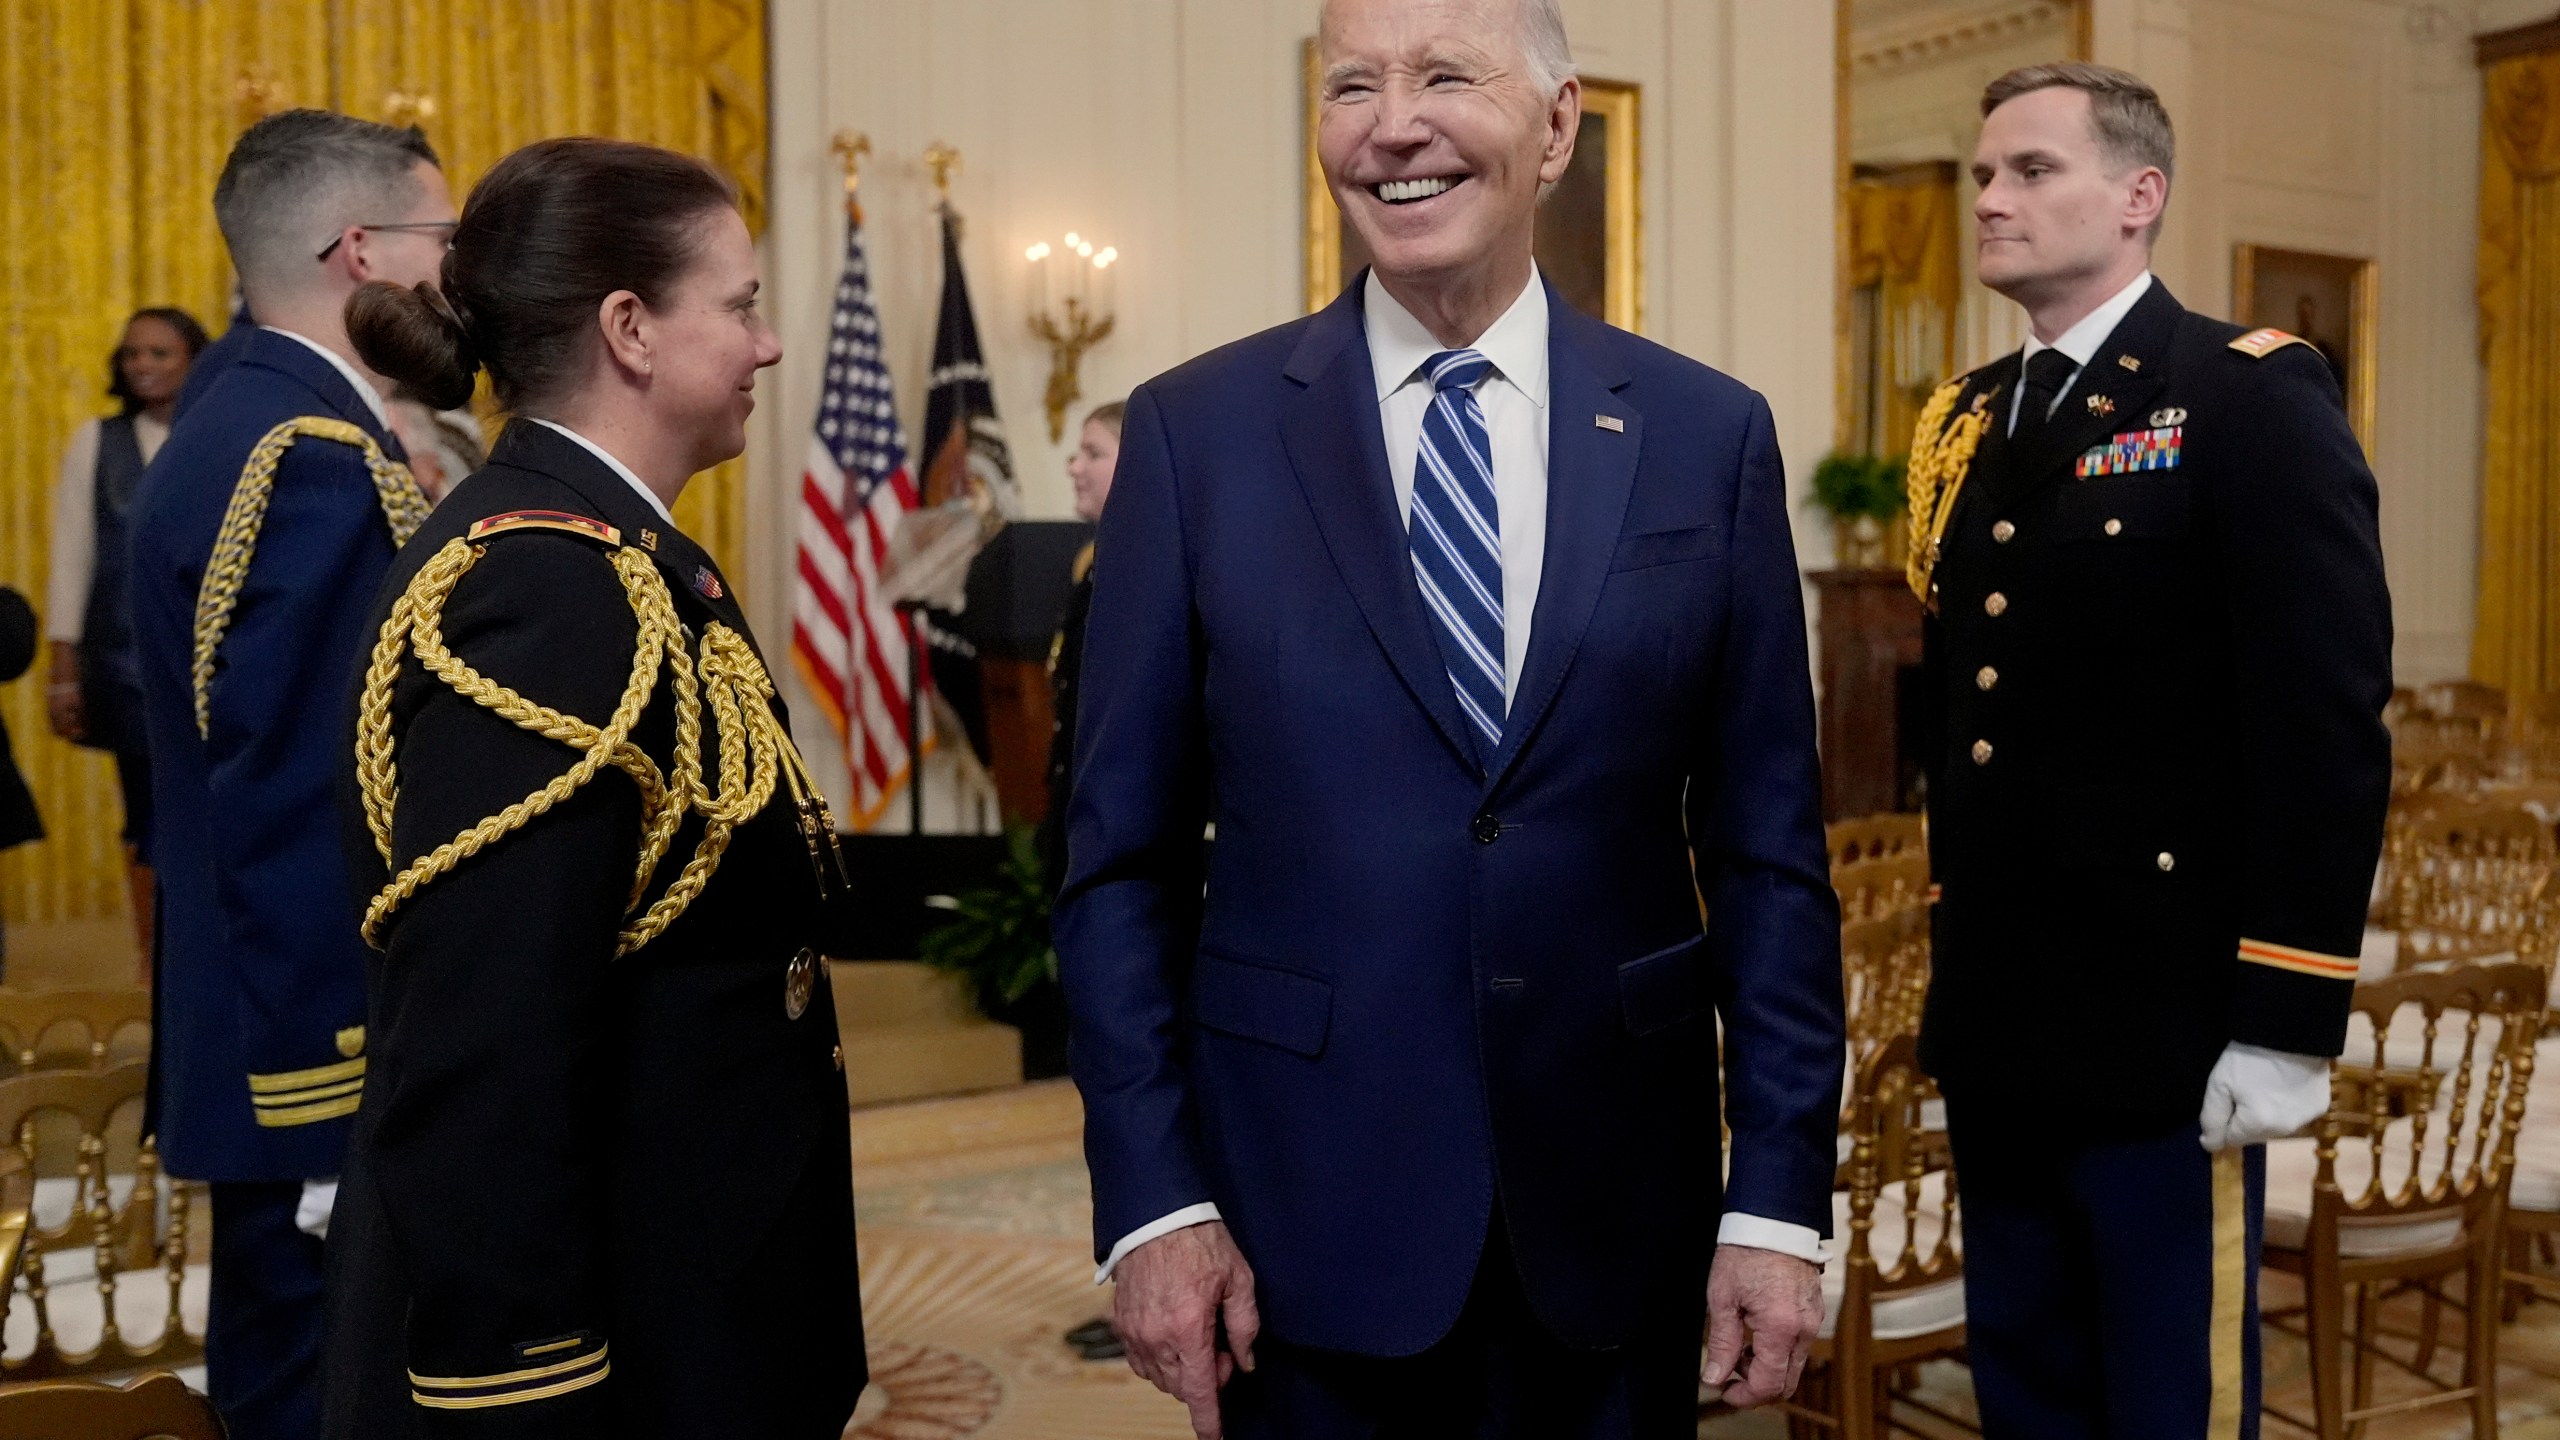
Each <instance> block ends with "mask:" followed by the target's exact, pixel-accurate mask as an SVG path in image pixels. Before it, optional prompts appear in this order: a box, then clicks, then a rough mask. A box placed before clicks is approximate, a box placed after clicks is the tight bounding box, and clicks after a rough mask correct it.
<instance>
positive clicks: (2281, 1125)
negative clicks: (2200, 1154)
mask: <svg viewBox="0 0 2560 1440" xmlns="http://www.w3.org/2000/svg"><path fill="white" fill-rule="evenodd" d="M2328 1109H2329V1061H2328V1059H2327V1058H2326V1057H2324V1056H2319V1055H2296V1054H2294V1053H2293V1052H2292V1051H2290V1050H2269V1049H2266V1048H2264V1047H2262V1046H2257V1045H2243V1044H2241V1043H2239V1042H2238V1041H2236V1040H2235V1041H2233V1042H2232V1043H2231V1044H2230V1045H2229V1046H2227V1047H2225V1048H2224V1049H2223V1052H2222V1058H2221V1059H2219V1060H2216V1061H2215V1062H2213V1074H2211V1075H2210V1076H2207V1077H2206V1079H2205V1082H2204V1119H2203V1121H2202V1125H2203V1130H2204V1148H2205V1149H2207V1150H2227V1149H2230V1148H2232V1147H2233V1146H2237V1145H2263V1144H2265V1143H2266V1142H2268V1141H2270V1140H2280V1139H2283V1138H2284V1137H2285V1136H2287V1135H2291V1134H2293V1133H2295V1132H2296V1131H2298V1130H2301V1129H2302V1128H2303V1127H2305V1126H2307V1125H2309V1124H2310V1123H2311V1122H2312V1121H2314V1120H2317V1119H2319V1118H2320V1117H2321V1115H2323V1114H2324V1113H2326V1112H2327V1111H2328Z"/></svg>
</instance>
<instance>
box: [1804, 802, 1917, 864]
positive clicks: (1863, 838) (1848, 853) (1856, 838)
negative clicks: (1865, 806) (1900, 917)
mask: <svg viewBox="0 0 2560 1440" xmlns="http://www.w3.org/2000/svg"><path fill="white" fill-rule="evenodd" d="M1927 825H1928V822H1927V820H1926V818H1925V817H1923V816H1919V815H1862V816H1859V817H1858V818H1856V819H1854V820H1834V821H1832V822H1831V823H1830V824H1828V825H1825V826H1824V827H1822V828H1823V834H1824V836H1825V838H1826V839H1827V841H1828V842H1829V845H1830V848H1831V873H1832V874H1834V875H1837V874H1839V873H1840V867H1842V866H1844V865H1850V864H1855V863H1856V862H1858V861H1861V860H1880V859H1884V858H1886V857H1888V856H1894V855H1903V854H1921V855H1925V854H1927V853H1928V848H1929V842H1928V834H1927Z"/></svg>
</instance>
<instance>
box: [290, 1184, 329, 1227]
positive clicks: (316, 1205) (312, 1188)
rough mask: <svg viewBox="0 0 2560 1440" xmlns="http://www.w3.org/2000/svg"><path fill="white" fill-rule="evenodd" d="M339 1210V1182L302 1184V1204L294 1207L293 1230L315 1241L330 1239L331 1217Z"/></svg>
mask: <svg viewBox="0 0 2560 1440" xmlns="http://www.w3.org/2000/svg"><path fill="white" fill-rule="evenodd" d="M337 1208H338V1180H337V1177H336V1176H334V1175H333V1176H331V1177H329V1178H328V1179H326V1180H305V1181H303V1182H302V1203H301V1204H299V1205H296V1206H294V1207H293V1228H294V1229H296V1230H299V1231H301V1232H302V1233H303V1234H305V1235H308V1236H310V1237H311V1238H312V1239H314V1240H326V1239H328V1238H329V1217H330V1216H331V1215H332V1214H334V1213H336V1211H337Z"/></svg>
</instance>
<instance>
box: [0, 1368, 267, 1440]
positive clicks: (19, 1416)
mask: <svg viewBox="0 0 2560 1440" xmlns="http://www.w3.org/2000/svg"><path fill="white" fill-rule="evenodd" d="M72 1435H76V1436H79V1437H80V1440H225V1437H224V1432H223V1425H222V1417H221V1415H220V1414H219V1413H217V1412H216V1411H215V1410H214V1408H213V1402H212V1401H210V1400H208V1399H206V1398H205V1397H203V1396H202V1395H199V1394H197V1393H196V1392H194V1391H193V1390H190V1389H188V1388H187V1386H186V1382H185V1381H183V1380H180V1379H179V1378H178V1377H177V1376H175V1375H172V1374H170V1373H169V1372H168V1371H165V1370H161V1371H155V1372H153V1373H151V1374H149V1375H145V1376H143V1377H142V1378H141V1379H139V1380H136V1381H134V1382H133V1383H132V1384H130V1385H127V1386H123V1387H121V1388H119V1387H117V1386H114V1385H99V1384H94V1383H92V1382H89V1381H85V1380H48V1381H41V1382H38V1383H35V1384H31V1385H12V1386H10V1387H8V1388H6V1389H0V1440H62V1437H65V1436H72Z"/></svg>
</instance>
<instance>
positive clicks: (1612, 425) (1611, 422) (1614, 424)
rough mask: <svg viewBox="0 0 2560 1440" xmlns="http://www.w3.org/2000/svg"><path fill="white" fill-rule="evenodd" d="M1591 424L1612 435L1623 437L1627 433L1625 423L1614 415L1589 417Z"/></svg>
mask: <svg viewBox="0 0 2560 1440" xmlns="http://www.w3.org/2000/svg"><path fill="white" fill-rule="evenodd" d="M1591 423H1592V424H1594V425H1597V426H1599V427H1600V428H1601V429H1603V430H1606V431H1608V432H1609V433H1610V434H1612V435H1624V434H1626V433H1627V422H1626V421H1624V420H1621V419H1619V418H1618V417H1617V416H1615V415H1594V416H1592V417H1591Z"/></svg>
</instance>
